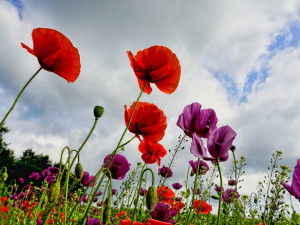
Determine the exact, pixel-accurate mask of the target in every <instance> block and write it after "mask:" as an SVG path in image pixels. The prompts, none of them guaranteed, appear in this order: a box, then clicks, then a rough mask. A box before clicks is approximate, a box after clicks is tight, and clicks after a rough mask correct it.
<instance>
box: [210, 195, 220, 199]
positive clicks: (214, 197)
mask: <svg viewBox="0 0 300 225" xmlns="http://www.w3.org/2000/svg"><path fill="white" fill-rule="evenodd" d="M210 197H211V198H213V199H219V196H217V195H211V196H210Z"/></svg>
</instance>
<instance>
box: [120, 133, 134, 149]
mask: <svg viewBox="0 0 300 225" xmlns="http://www.w3.org/2000/svg"><path fill="white" fill-rule="evenodd" d="M135 138H136V135H135V136H133V137H132V138H131V139H130V140H129V141H127V142H125V143H124V144H121V145H120V146H119V148H122V147H124V146H125V145H127V144H128V143H129V142H131V141H132V140H133V139H135Z"/></svg>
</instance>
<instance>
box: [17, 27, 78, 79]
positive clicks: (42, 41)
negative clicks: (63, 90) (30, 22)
mask: <svg viewBox="0 0 300 225" xmlns="http://www.w3.org/2000/svg"><path fill="white" fill-rule="evenodd" d="M32 40H33V49H31V48H29V47H28V46H27V45H25V44H23V43H21V45H22V47H23V48H25V49H27V51H28V52H29V53H31V54H32V55H34V56H36V57H37V58H38V61H39V63H40V65H41V67H42V68H43V69H45V70H48V71H50V72H53V73H56V74H57V75H59V76H61V77H62V78H64V79H66V80H67V81H68V82H74V81H75V80H76V79H77V77H78V76H79V73H80V66H81V65H80V56H79V53H78V50H77V48H75V47H74V46H73V44H72V43H71V41H70V40H69V39H68V38H67V37H65V36H64V35H63V34H62V33H60V32H58V31H56V30H53V29H49V28H36V29H34V30H33V31H32Z"/></svg>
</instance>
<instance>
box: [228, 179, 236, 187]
mask: <svg viewBox="0 0 300 225" xmlns="http://www.w3.org/2000/svg"><path fill="white" fill-rule="evenodd" d="M236 184H237V182H236V180H235V179H231V180H229V181H228V185H229V186H235V185H236Z"/></svg>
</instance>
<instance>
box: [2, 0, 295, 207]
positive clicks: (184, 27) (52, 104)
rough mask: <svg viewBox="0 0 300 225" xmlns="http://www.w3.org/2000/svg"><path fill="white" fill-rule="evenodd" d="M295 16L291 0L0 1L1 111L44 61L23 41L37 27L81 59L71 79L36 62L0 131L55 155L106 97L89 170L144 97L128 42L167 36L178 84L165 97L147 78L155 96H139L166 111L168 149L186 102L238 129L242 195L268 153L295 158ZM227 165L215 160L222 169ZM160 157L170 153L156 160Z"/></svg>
mask: <svg viewBox="0 0 300 225" xmlns="http://www.w3.org/2000/svg"><path fill="white" fill-rule="evenodd" d="M299 15H300V2H299V1H298V0H289V1H282V0H272V1H271V0H264V1H255V0H252V1H251V0H244V1H240V0H227V1H217V0H210V1H189V2H187V1H179V0H163V1H159V0H154V1H146V0H145V1H143V0H142V1H140V0H132V1H80V0H72V1H71V0H66V1H61V0H52V1H34V0H26V1H22V0H0V30H1V35H0V52H1V57H0V68H1V69H0V101H1V104H0V117H1V118H2V117H3V116H4V115H5V113H6V112H7V110H8V109H9V107H10V106H11V104H12V102H13V100H14V98H15V97H16V95H17V93H18V92H19V91H20V90H21V88H22V86H23V85H24V84H25V83H26V81H27V80H28V79H29V78H30V76H31V75H32V74H33V73H34V72H35V71H36V70H37V69H38V68H39V64H38V61H37V59H36V58H35V57H34V56H32V55H30V54H29V53H28V52H27V51H26V50H25V49H23V48H22V47H21V46H20V42H24V43H25V44H27V45H28V46H32V39H31V32H32V30H33V29H34V28H37V27H45V28H53V29H56V30H58V31H60V32H62V33H63V34H64V35H66V36H67V37H68V38H69V39H70V40H71V41H72V43H73V44H74V46H76V47H77V48H78V50H79V53H80V57H81V65H82V67H81V73H80V76H79V78H78V79H77V80H76V81H75V82H74V83H70V84H69V83H67V82H66V81H65V80H64V79H62V78H61V77H59V76H57V75H55V74H53V73H50V72H47V71H44V70H43V71H41V72H40V74H39V75H38V76H37V77H36V78H35V79H34V80H33V82H32V83H31V84H30V86H29V87H28V89H27V90H26V91H25V93H24V95H23V96H22V97H21V99H20V101H19V103H18V105H17V106H16V108H15V110H14V111H13V113H12V114H11V115H10V117H9V118H8V119H7V122H6V125H7V126H8V127H9V129H10V130H11V131H10V132H9V133H8V134H7V135H6V136H5V140H6V141H7V142H9V143H11V144H10V147H11V148H12V149H13V150H15V153H16V156H20V155H21V154H22V152H23V151H24V150H26V149H28V148H32V149H33V150H35V151H36V152H37V153H43V154H49V155H50V157H51V159H52V160H53V161H55V162H57V161H58V160H59V157H60V151H61V149H62V148H63V147H64V146H69V147H70V148H72V149H76V148H78V147H79V146H80V145H81V143H82V142H83V140H84V139H85V137H86V135H87V134H88V132H89V130H90V128H91V126H92V124H93V121H94V118H93V108H94V106H95V105H101V106H103V107H104V108H105V113H104V115H103V117H102V118H101V120H100V121H99V123H98V126H97V127H96V129H95V132H94V133H93V135H92V137H91V138H90V140H89V142H88V143H87V144H86V146H85V148H84V149H83V152H82V154H81V160H82V164H83V166H84V169H85V170H87V171H89V172H90V173H95V172H96V171H97V169H98V168H99V167H100V166H101V165H102V162H103V158H104V157H105V156H106V155H107V154H109V153H110V152H111V151H112V150H113V149H114V147H115V146H116V144H117V142H118V140H119V138H120V136H121V134H122V132H123V130H124V128H125V125H124V116H123V115H124V105H125V104H126V105H128V106H130V105H131V104H132V102H133V101H134V100H135V99H136V98H137V96H138V94H139V87H138V84H137V80H136V77H135V75H134V73H133V71H132V69H131V67H130V64H129V60H128V57H127V54H126V51H128V50H130V51H132V52H133V53H134V54H135V53H136V52H137V51H139V50H143V49H145V48H148V47H150V46H153V45H163V46H166V47H168V48H170V49H171V50H172V51H173V52H174V53H176V55H177V57H178V59H179V61H180V64H181V68H182V73H181V80H180V83H179V86H178V88H177V90H176V91H175V92H174V93H173V94H171V95H167V94H164V93H162V92H160V91H159V90H158V89H157V88H156V87H155V86H153V92H152V93H151V95H146V94H144V95H143V96H142V99H141V101H147V102H151V103H154V104H156V105H157V106H158V107H159V108H161V109H162V110H163V111H164V112H165V114H166V116H167V118H168V119H167V121H168V128H167V130H166V134H165V137H164V139H163V140H162V141H161V143H162V144H163V145H164V146H165V148H166V149H174V147H175V145H176V144H177V137H178V136H179V135H180V134H182V131H181V130H180V129H179V128H178V127H177V126H176V122H177V118H178V116H179V114H180V113H181V112H182V110H183V108H184V106H185V105H188V104H191V103H193V102H199V103H200V104H202V107H203V108H213V109H214V110H215V111H216V114H217V116H218V119H219V122H218V126H223V125H230V126H231V127H232V128H233V129H234V130H235V131H236V132H237V137H236V139H235V141H234V144H235V145H236V146H237V150H236V155H237V157H238V158H239V157H241V156H245V157H246V159H247V166H246V168H245V170H246V173H245V176H244V179H245V181H244V183H243V184H242V185H243V186H244V187H243V189H242V191H241V192H243V193H246V194H249V193H251V192H252V191H255V190H256V186H257V182H258V181H262V180H263V175H264V174H265V173H266V172H267V167H268V165H269V163H270V158H271V155H272V153H273V152H275V151H276V150H281V151H283V160H282V164H286V165H288V166H290V167H291V168H292V169H293V168H294V166H295V165H296V160H297V159H298V158H300V154H299V152H300V138H299V134H300V114H299V112H300V76H299V71H300V63H299V59H300V45H299V41H300V17H299ZM131 136H132V134H128V135H126V138H125V139H129V138H130V137H131ZM137 146H138V141H137V140H135V141H133V142H132V143H130V144H129V145H128V146H127V147H126V151H125V153H124V155H125V156H126V157H127V158H128V160H129V162H130V163H131V164H132V167H134V166H135V165H136V162H138V161H141V158H140V153H139V152H138V150H137ZM189 146H190V140H189V142H187V144H186V149H185V150H184V151H182V152H180V153H179V154H178V158H177V159H176V161H175V164H174V168H173V170H174V178H173V179H171V180H170V181H169V184H171V183H172V182H174V181H180V182H183V180H184V179H185V176H186V174H185V173H186V170H184V169H182V168H188V163H187V161H188V160H190V159H194V158H193V156H192V155H191V154H190V152H189ZM194 160H195V159H194ZM231 162H232V159H230V160H228V161H227V162H225V163H223V164H222V166H223V167H224V168H227V169H229V168H230V166H231ZM167 163H168V157H165V158H164V159H163V160H162V164H165V165H166V164H167ZM152 168H154V169H155V170H157V168H158V167H157V165H153V166H152ZM294 202H296V201H294ZM296 204H297V203H296Z"/></svg>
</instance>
